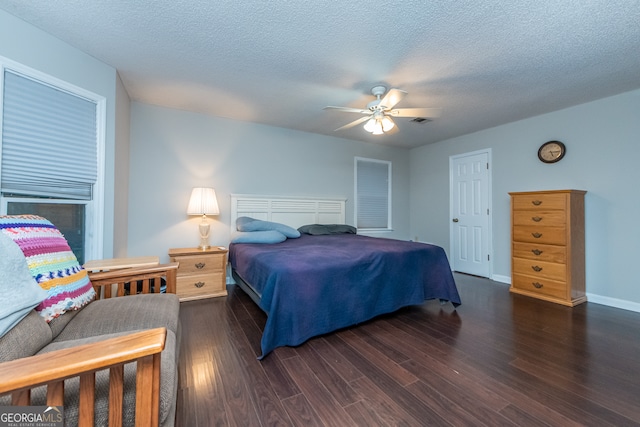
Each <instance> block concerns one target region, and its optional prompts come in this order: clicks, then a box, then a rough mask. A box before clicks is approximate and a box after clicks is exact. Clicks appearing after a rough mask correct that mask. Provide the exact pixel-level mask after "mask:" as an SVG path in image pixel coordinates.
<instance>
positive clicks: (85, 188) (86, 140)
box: [0, 69, 97, 200]
mask: <svg viewBox="0 0 640 427" xmlns="http://www.w3.org/2000/svg"><path fill="white" fill-rule="evenodd" d="M96 111H97V105H96V102H94V101H90V100H87V99H85V98H83V97H80V96H78V95H74V94H71V93H69V92H66V91H64V90H61V89H58V88H55V87H53V86H51V85H48V84H46V83H43V82H40V81H38V80H34V79H31V78H28V77H25V76H23V75H20V74H18V73H15V72H13V71H10V70H7V69H6V70H5V71H4V91H3V110H2V164H1V166H0V171H1V176H0V189H1V191H2V192H3V193H4V194H21V195H31V196H44V197H54V198H66V199H78V200H91V198H92V187H93V184H94V183H95V182H96V179H97V143H96V141H97V116H96Z"/></svg>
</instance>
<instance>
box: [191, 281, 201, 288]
mask: <svg viewBox="0 0 640 427" xmlns="http://www.w3.org/2000/svg"><path fill="white" fill-rule="evenodd" d="M193 286H195V287H196V288H201V287H203V286H204V282H196V283H194V284H193Z"/></svg>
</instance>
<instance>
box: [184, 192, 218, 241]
mask: <svg viewBox="0 0 640 427" xmlns="http://www.w3.org/2000/svg"><path fill="white" fill-rule="evenodd" d="M219 214H220V209H219V208H218V201H217V200H216V192H215V190H214V189H213V188H208V187H195V188H194V189H193V190H192V191H191V198H190V199H189V207H188V208H187V215H202V222H201V223H200V226H199V229H200V246H198V248H199V249H202V250H205V249H208V248H209V230H210V226H209V222H208V221H207V215H219Z"/></svg>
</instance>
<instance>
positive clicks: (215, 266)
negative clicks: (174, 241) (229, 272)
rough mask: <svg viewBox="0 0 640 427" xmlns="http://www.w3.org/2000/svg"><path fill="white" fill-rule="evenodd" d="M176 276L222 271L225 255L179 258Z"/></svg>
mask: <svg viewBox="0 0 640 427" xmlns="http://www.w3.org/2000/svg"><path fill="white" fill-rule="evenodd" d="M177 260H178V261H179V262H180V266H179V267H178V275H192V274H206V273H215V272H220V271H222V270H224V260H225V255H224V254H220V255H193V256H180V257H178V259H177Z"/></svg>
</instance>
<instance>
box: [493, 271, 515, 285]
mask: <svg viewBox="0 0 640 427" xmlns="http://www.w3.org/2000/svg"><path fill="white" fill-rule="evenodd" d="M491 280H493V281H495V282H501V283H506V284H507V285H510V284H511V277H510V276H503V275H501V274H494V275H492V276H491Z"/></svg>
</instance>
